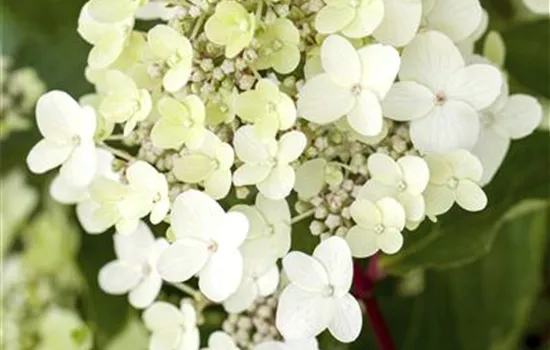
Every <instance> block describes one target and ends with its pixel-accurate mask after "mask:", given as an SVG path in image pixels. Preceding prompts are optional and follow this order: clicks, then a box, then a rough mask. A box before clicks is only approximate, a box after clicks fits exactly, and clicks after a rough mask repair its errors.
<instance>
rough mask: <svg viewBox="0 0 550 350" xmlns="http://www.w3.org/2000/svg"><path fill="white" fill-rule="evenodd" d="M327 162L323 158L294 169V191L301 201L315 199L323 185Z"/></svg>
mask: <svg viewBox="0 0 550 350" xmlns="http://www.w3.org/2000/svg"><path fill="white" fill-rule="evenodd" d="M326 167H327V161H326V160H325V159H323V158H316V159H312V160H308V161H307V162H305V163H302V164H301V165H300V166H299V167H298V169H296V183H295V184H294V190H295V191H296V192H297V193H298V197H299V198H300V199H302V200H309V199H311V198H313V197H315V196H316V195H317V194H319V192H321V190H322V189H323V186H324V184H325V169H326Z"/></svg>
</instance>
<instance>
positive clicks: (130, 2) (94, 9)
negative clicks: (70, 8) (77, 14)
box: [88, 0, 146, 23]
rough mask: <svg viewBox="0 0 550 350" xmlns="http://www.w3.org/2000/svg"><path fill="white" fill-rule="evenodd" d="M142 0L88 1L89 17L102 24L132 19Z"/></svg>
mask: <svg viewBox="0 0 550 350" xmlns="http://www.w3.org/2000/svg"><path fill="white" fill-rule="evenodd" d="M144 2H146V1H144V0H90V1H88V5H89V6H90V10H89V11H90V14H91V16H92V17H93V18H94V19H95V20H97V21H100V22H103V23H113V22H119V21H121V20H123V19H125V18H128V17H133V16H134V14H135V12H136V11H137V9H138V8H139V6H140V5H141V4H142V3H144Z"/></svg>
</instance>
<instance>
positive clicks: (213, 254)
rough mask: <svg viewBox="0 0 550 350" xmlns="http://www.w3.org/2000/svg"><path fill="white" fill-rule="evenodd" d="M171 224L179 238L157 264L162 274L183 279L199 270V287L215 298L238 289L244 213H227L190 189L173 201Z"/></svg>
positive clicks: (244, 220)
mask: <svg viewBox="0 0 550 350" xmlns="http://www.w3.org/2000/svg"><path fill="white" fill-rule="evenodd" d="M170 222H171V225H172V226H171V227H172V230H173V232H174V235H175V237H176V241H175V242H174V243H173V244H172V245H171V246H170V247H169V248H168V249H167V250H166V251H165V252H164V253H163V254H162V255H161V257H160V259H159V262H158V264H157V268H158V271H159V273H160V275H161V276H162V278H163V279H164V280H166V281H169V282H182V281H186V280H188V279H190V278H191V277H193V276H194V275H195V274H199V288H200V290H201V291H202V292H203V293H204V295H205V296H206V297H207V298H209V299H210V300H212V301H214V302H221V301H223V300H225V299H227V298H228V297H229V296H230V295H231V294H232V293H234V292H235V291H236V290H237V287H238V286H239V284H240V282H241V278H242V274H243V257H242V255H241V252H240V251H239V247H240V246H241V244H242V243H243V242H244V240H245V238H246V233H247V231H248V221H247V220H246V217H245V216H244V215H243V214H241V213H236V212H230V213H225V212H224V210H223V208H222V207H220V205H219V204H218V203H217V202H216V201H215V200H213V199H212V198H210V197H209V196H208V195H207V194H205V193H202V192H199V191H195V190H189V191H186V192H183V193H182V194H180V195H179V196H178V197H177V198H176V200H175V201H174V205H173V209H172V213H171V220H170Z"/></svg>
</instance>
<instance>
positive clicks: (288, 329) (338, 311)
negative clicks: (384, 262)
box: [276, 237, 363, 343]
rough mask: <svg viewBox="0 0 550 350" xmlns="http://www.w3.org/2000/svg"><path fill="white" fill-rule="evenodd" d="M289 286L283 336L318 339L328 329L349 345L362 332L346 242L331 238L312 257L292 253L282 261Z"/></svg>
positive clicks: (280, 325) (281, 319)
mask: <svg viewBox="0 0 550 350" xmlns="http://www.w3.org/2000/svg"><path fill="white" fill-rule="evenodd" d="M283 267H284V270H285V273H286V274H287V276H288V278H289V279H290V282H291V283H290V284H289V285H288V286H287V287H286V288H285V290H284V291H283V293H282V294H281V297H280V298H279V305H278V308H277V315H276V325H277V329H278V330H279V331H280V332H281V334H282V335H283V337H284V338H285V339H288V340H299V339H305V338H311V337H315V336H317V335H318V334H320V333H321V332H322V331H323V330H324V329H325V328H328V330H329V331H330V333H331V334H332V335H333V336H334V337H335V338H336V339H338V340H339V341H341V342H344V343H349V342H352V341H353V340H355V339H356V338H357V337H358V336H359V333H360V332H361V326H362V323H363V318H362V315H361V308H360V307H359V303H358V302H357V300H355V298H354V297H353V296H351V294H349V293H348V292H349V289H350V287H351V282H352V277H353V262H352V258H351V251H350V249H349V247H348V244H347V243H346V241H344V240H343V239H342V238H339V237H331V238H329V239H327V240H325V241H323V242H321V244H319V245H318V246H317V248H315V251H314V252H313V257H310V256H308V255H306V254H304V253H301V252H291V253H290V254H288V255H287V256H286V257H285V258H284V260H283Z"/></svg>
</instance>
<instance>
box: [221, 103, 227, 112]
mask: <svg viewBox="0 0 550 350" xmlns="http://www.w3.org/2000/svg"><path fill="white" fill-rule="evenodd" d="M220 111H221V112H222V113H227V112H229V108H228V107H227V105H225V104H223V105H221V106H220Z"/></svg>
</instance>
